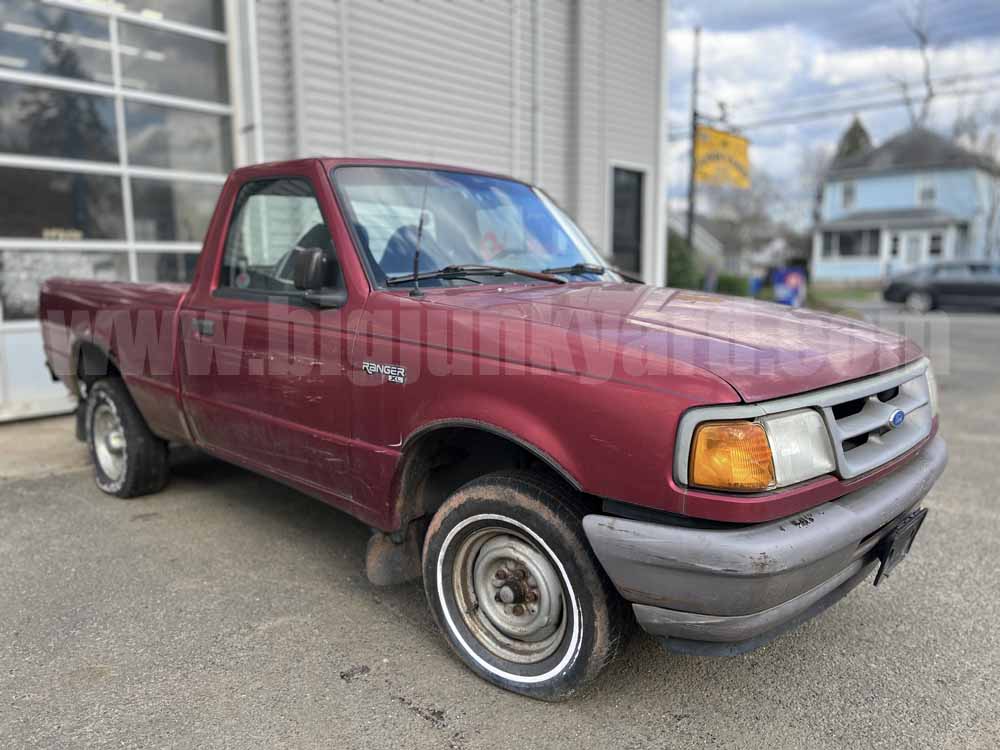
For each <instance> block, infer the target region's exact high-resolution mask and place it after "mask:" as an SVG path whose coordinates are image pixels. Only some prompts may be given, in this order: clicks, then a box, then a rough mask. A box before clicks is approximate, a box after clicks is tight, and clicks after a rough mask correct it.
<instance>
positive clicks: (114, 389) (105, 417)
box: [85, 378, 167, 497]
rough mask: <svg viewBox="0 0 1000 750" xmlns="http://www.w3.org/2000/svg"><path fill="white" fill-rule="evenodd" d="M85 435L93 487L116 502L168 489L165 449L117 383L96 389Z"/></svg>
mask: <svg viewBox="0 0 1000 750" xmlns="http://www.w3.org/2000/svg"><path fill="white" fill-rule="evenodd" d="M85 415H86V418H85V429H86V434H87V445H88V447H89V449H90V458H91V460H92V461H93V462H94V473H95V479H96V481H97V486H98V487H100V488H101V489H102V490H103V491H104V492H106V493H108V494H109V495H115V496H116V497H138V496H140V495H148V494H150V493H152V492H157V491H159V490H161V489H163V487H164V485H166V483H167V444H166V442H164V441H163V440H161V439H160V438H158V437H157V436H156V435H154V434H153V433H152V432H151V431H150V429H149V427H148V425H147V424H146V421H145V420H144V419H143V418H142V414H140V413H139V410H138V409H137V408H136V405H135V402H133V401H132V397H131V396H130V395H129V393H128V391H127V390H126V388H125V384H124V383H122V381H121V380H119V379H118V378H107V379H105V380H99V381H97V382H96V383H94V384H93V385H92V386H91V388H90V391H89V392H88V394H87V405H86V411H85Z"/></svg>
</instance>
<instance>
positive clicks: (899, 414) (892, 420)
mask: <svg viewBox="0 0 1000 750" xmlns="http://www.w3.org/2000/svg"><path fill="white" fill-rule="evenodd" d="M904 419H906V412H904V411H903V410H902V409H896V411H894V412H893V413H892V414H890V415H889V427H890V428H891V429H893V430H894V429H896V428H897V427H899V426H900V425H901V424H903V420H904Z"/></svg>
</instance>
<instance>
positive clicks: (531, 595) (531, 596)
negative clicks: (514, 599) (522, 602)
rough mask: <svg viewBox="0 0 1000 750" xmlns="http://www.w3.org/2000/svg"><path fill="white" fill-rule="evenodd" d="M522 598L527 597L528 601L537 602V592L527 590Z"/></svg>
mask: <svg viewBox="0 0 1000 750" xmlns="http://www.w3.org/2000/svg"><path fill="white" fill-rule="evenodd" d="M524 598H525V599H527V600H528V601H529V602H537V601H538V594H537V593H536V592H534V591H529V592H528V593H527V594H525V595H524Z"/></svg>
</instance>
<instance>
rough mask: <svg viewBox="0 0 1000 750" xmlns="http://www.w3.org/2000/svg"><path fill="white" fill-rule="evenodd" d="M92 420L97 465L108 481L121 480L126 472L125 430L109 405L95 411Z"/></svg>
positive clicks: (103, 405) (99, 407)
mask: <svg viewBox="0 0 1000 750" xmlns="http://www.w3.org/2000/svg"><path fill="white" fill-rule="evenodd" d="M92 419H93V438H94V453H95V454H96V455H97V463H98V465H99V466H100V467H101V471H103V472H104V474H105V476H107V478H108V479H111V480H112V481H114V480H116V479H119V478H121V476H122V474H123V473H124V471H125V428H124V427H123V426H122V422H121V420H120V419H119V418H118V414H117V413H116V412H115V410H114V409H112V408H111V407H110V406H108V405H107V404H101V405H100V406H98V407H97V408H96V409H94V415H93V417H92Z"/></svg>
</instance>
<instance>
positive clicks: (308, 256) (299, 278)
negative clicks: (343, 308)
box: [294, 247, 337, 291]
mask: <svg viewBox="0 0 1000 750" xmlns="http://www.w3.org/2000/svg"><path fill="white" fill-rule="evenodd" d="M294 263H295V276H294V280H295V288H296V289H301V290H303V291H309V290H315V289H322V288H323V287H325V286H330V285H331V281H332V280H333V276H334V274H333V271H334V269H335V268H336V266H337V262H336V261H335V260H333V259H332V258H330V257H329V255H328V254H327V253H325V252H324V251H323V250H321V249H320V248H318V247H297V248H295V257H294Z"/></svg>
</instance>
